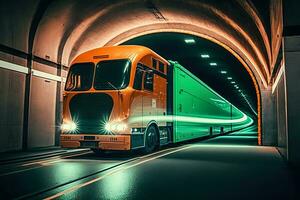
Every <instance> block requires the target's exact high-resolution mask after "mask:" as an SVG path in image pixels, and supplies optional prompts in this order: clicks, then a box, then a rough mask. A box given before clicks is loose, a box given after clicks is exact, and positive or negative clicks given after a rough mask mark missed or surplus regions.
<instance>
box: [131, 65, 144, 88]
mask: <svg viewBox="0 0 300 200" xmlns="http://www.w3.org/2000/svg"><path fill="white" fill-rule="evenodd" d="M142 82H143V69H142V65H141V64H140V63H139V64H138V66H137V68H136V72H135V77H134V83H133V88H134V89H136V90H141V89H142Z"/></svg>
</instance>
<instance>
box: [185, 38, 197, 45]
mask: <svg viewBox="0 0 300 200" xmlns="http://www.w3.org/2000/svg"><path fill="white" fill-rule="evenodd" d="M184 42H185V43H187V44H194V43H195V42H196V41H195V40H194V39H192V38H191V39H184Z"/></svg>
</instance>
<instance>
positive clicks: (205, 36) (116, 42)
mask: <svg viewBox="0 0 300 200" xmlns="http://www.w3.org/2000/svg"><path fill="white" fill-rule="evenodd" d="M180 27H181V28H178V26H176V25H175V26H172V28H170V26H169V24H168V28H162V27H161V26H160V27H159V28H153V26H150V27H147V29H148V30H147V31H145V29H144V28H145V27H141V29H139V28H138V29H135V30H131V31H130V32H126V33H123V34H121V35H118V36H117V37H115V38H113V39H112V40H110V41H109V42H108V43H106V44H105V45H104V46H116V45H119V44H122V43H124V42H126V41H128V40H131V39H134V38H136V37H139V36H145V35H148V34H153V33H162V32H173V33H184V34H189V35H192V36H196V37H200V38H203V39H206V40H209V41H211V42H213V43H215V44H217V45H219V46H221V47H223V48H224V49H226V50H227V51H229V52H230V53H231V54H232V55H233V56H234V57H235V58H236V59H237V60H238V61H239V62H240V63H241V64H242V65H243V66H244V68H245V69H246V70H247V72H248V74H249V76H250V77H251V80H252V83H253V85H254V88H255V91H256V99H257V117H258V121H257V125H258V144H259V145H261V144H262V128H261V124H262V115H261V114H262V113H261V89H260V88H261V87H263V85H261V84H259V82H258V80H257V76H258V75H255V72H253V69H251V67H249V65H248V63H247V62H246V61H245V60H244V57H243V55H240V54H239V52H236V51H235V50H234V49H232V48H231V47H230V46H228V45H227V44H226V43H224V42H223V41H220V40H219V39H216V38H215V37H213V36H212V35H209V32H205V33H204V32H199V31H197V32H195V31H193V30H191V29H186V27H185V29H182V27H183V24H180ZM197 30H199V29H197Z"/></svg>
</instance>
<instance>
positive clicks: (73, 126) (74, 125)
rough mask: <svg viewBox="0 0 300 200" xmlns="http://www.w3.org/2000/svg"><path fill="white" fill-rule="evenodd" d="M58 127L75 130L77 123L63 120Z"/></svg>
mask: <svg viewBox="0 0 300 200" xmlns="http://www.w3.org/2000/svg"><path fill="white" fill-rule="evenodd" d="M60 128H61V130H62V131H66V132H75V131H76V129H77V125H76V124H75V123H74V122H68V123H66V122H64V123H63V124H62V125H61V127H60Z"/></svg>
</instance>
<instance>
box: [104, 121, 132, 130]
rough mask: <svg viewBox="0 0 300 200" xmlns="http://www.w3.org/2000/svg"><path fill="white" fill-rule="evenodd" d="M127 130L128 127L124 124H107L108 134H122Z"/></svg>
mask: <svg viewBox="0 0 300 200" xmlns="http://www.w3.org/2000/svg"><path fill="white" fill-rule="evenodd" d="M126 129H127V125H126V124H125V123H122V122H107V123H106V124H105V130H106V131H108V132H122V131H125V130H126Z"/></svg>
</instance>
